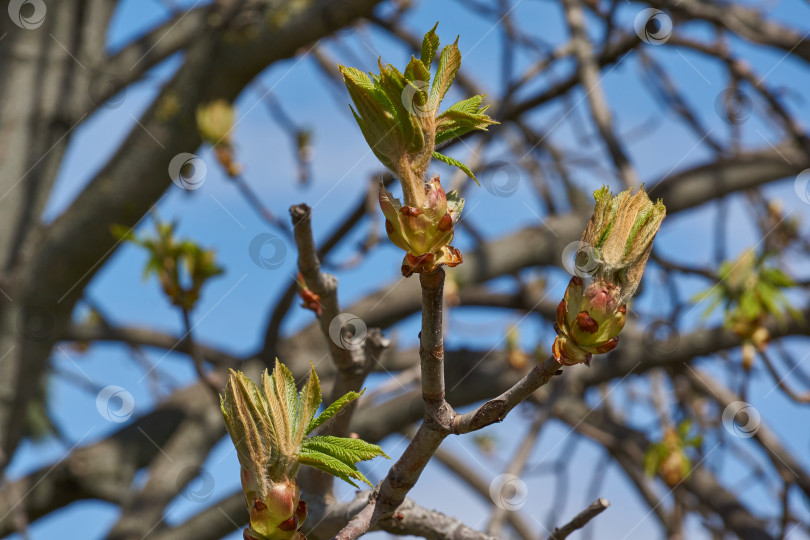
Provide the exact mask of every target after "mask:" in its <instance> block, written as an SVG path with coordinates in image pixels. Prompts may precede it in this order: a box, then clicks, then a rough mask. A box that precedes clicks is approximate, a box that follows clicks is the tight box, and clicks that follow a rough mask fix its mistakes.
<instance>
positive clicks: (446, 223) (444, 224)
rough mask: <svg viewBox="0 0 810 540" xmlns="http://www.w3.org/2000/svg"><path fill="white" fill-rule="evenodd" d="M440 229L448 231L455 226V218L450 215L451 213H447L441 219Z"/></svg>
mask: <svg viewBox="0 0 810 540" xmlns="http://www.w3.org/2000/svg"><path fill="white" fill-rule="evenodd" d="M438 228H439V230H440V231H443V232H447V231H449V230H450V229H452V228H453V218H451V217H450V214H445V215H444V217H442V219H440V220H439V226H438Z"/></svg>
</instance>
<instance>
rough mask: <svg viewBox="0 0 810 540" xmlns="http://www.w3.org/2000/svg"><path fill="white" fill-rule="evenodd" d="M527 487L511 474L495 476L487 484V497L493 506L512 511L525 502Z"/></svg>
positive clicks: (527, 492)
mask: <svg viewBox="0 0 810 540" xmlns="http://www.w3.org/2000/svg"><path fill="white" fill-rule="evenodd" d="M528 495H529V488H528V487H526V483H525V482H524V481H523V480H521V479H520V478H518V477H517V476H515V475H513V474H502V475H500V476H496V477H495V479H494V480H493V481H492V483H491V484H489V497H490V498H491V499H492V502H493V503H495V506H497V507H498V508H500V509H502V510H507V511H509V512H514V511H516V510H520V509H521V508H522V507H523V505H524V504H526V498H527V496H528Z"/></svg>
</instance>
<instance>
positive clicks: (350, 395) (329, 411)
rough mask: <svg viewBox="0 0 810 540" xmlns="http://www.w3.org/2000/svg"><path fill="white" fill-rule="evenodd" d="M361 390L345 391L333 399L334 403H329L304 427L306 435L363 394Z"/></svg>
mask: <svg viewBox="0 0 810 540" xmlns="http://www.w3.org/2000/svg"><path fill="white" fill-rule="evenodd" d="M363 392H365V390H363V391H361V392H347V393H346V394H344V395H342V396H340V397H339V398H338V399H336V400H335V402H334V403H332V404H331V405H329V406H328V407H327V408H326V410H325V411H323V412H322V413H321V414H319V415H318V416H317V417H316V418H314V419H313V420H312V421H311V422H310V423H309V424H308V425H307V429H306V433H307V435H309V434H310V433H312V431H313V430H314V429H315V428H317V427H318V426H320V425H321V424H323V423H324V422H326V421H327V420H329V419H330V418H332V417H333V416H335V415H336V414H337V413H338V412H339V411H340V410H341V409H342V408H343V407H345V406H346V405H348V404H349V403H351V402H352V401H354V400H355V399H357V398H359V397H360V396H362V395H363Z"/></svg>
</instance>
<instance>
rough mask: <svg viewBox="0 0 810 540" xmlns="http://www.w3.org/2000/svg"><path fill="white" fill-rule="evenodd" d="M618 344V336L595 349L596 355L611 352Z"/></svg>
mask: <svg viewBox="0 0 810 540" xmlns="http://www.w3.org/2000/svg"><path fill="white" fill-rule="evenodd" d="M618 344H619V336H616V337H615V338H613V339H611V340H610V341H608V342H606V343H605V344H604V345H600V346H599V347H596V354H605V353H608V352H610V351H612V350H613V349H615V348H616V345H618Z"/></svg>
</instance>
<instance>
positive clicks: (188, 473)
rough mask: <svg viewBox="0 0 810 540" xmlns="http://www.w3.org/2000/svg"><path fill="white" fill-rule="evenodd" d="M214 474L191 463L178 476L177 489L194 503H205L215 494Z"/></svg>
mask: <svg viewBox="0 0 810 540" xmlns="http://www.w3.org/2000/svg"><path fill="white" fill-rule="evenodd" d="M214 486H215V482H214V476H213V475H212V474H211V473H210V472H208V471H207V470H205V469H204V468H202V467H198V466H196V465H191V466H189V467H186V468H185V469H183V470H182V471H180V474H179V475H178V476H177V490H178V491H180V493H181V494H182V495H183V497H184V498H186V499H187V500H189V501H191V502H193V503H203V502H206V501H207V500H209V499H210V498H211V496H212V495H213V494H214Z"/></svg>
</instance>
